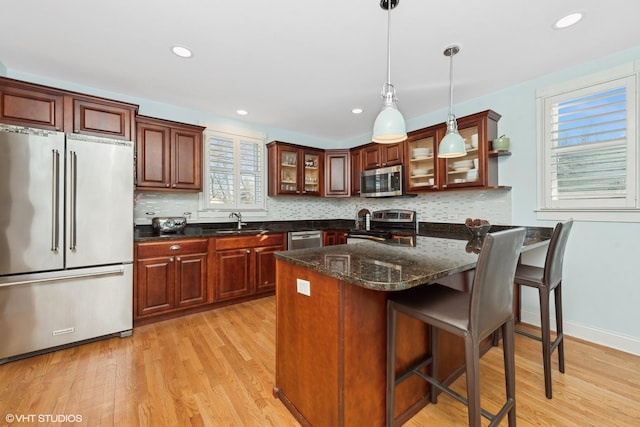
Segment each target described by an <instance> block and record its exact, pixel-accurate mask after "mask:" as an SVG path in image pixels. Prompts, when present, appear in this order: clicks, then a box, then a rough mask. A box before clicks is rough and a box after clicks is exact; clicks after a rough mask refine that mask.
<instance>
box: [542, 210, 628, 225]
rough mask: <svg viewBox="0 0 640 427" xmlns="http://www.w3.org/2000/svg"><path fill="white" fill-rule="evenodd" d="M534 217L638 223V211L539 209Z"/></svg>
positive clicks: (558, 219)
mask: <svg viewBox="0 0 640 427" xmlns="http://www.w3.org/2000/svg"><path fill="white" fill-rule="evenodd" d="M536 216H537V218H538V219H539V220H549V221H566V220H568V219H574V220H576V221H592V222H640V209H607V210H598V209H579V210H577V209H539V210H537V211H536Z"/></svg>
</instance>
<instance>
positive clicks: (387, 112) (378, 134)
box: [372, 0, 407, 144]
mask: <svg viewBox="0 0 640 427" xmlns="http://www.w3.org/2000/svg"><path fill="white" fill-rule="evenodd" d="M398 3H399V0H381V1H380V7H381V8H383V9H387V24H388V25H387V27H388V28H387V30H388V36H387V82H386V83H385V84H384V86H383V87H382V99H383V101H382V111H380V113H379V114H378V116H377V117H376V121H375V122H374V124H373V138H372V140H373V142H377V143H380V144H393V143H396V142H402V141H404V140H405V139H407V128H406V124H405V121H404V117H403V116H402V113H401V112H400V111H399V110H398V99H397V98H396V90H395V88H394V87H393V85H392V84H391V9H393V8H394V7H396V6H397V5H398Z"/></svg>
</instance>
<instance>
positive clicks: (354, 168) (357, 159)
mask: <svg viewBox="0 0 640 427" xmlns="http://www.w3.org/2000/svg"><path fill="white" fill-rule="evenodd" d="M349 154H350V156H351V195H352V196H360V175H361V174H362V150H361V149H360V148H359V147H356V148H352V149H351V150H349Z"/></svg>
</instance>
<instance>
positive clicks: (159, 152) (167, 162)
mask: <svg viewBox="0 0 640 427" xmlns="http://www.w3.org/2000/svg"><path fill="white" fill-rule="evenodd" d="M136 126H137V140H136V188H137V189H139V190H169V191H200V190H201V189H202V132H203V131H204V129H205V128H204V127H202V126H196V125H189V124H185V123H177V122H172V121H169V120H162V119H156V118H153V117H145V116H137V118H136Z"/></svg>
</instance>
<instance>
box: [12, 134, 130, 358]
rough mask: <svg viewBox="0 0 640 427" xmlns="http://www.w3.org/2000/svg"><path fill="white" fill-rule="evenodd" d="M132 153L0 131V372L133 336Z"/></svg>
mask: <svg viewBox="0 0 640 427" xmlns="http://www.w3.org/2000/svg"><path fill="white" fill-rule="evenodd" d="M132 299H133V144H132V143H131V141H123V140H117V139H107V138H99V137H91V136H85V135H77V134H64V133H62V132H52V131H45V130H39V129H29V128H21V127H16V126H8V125H0V364H1V363H5V362H7V361H9V360H13V359H14V358H20V357H23V356H25V355H30V354H34V352H36V353H37V352H42V351H47V350H49V349H52V348H56V347H58V346H64V345H68V344H71V343H77V342H80V341H84V340H89V339H93V338H97V337H102V336H106V335H114V334H118V335H120V336H127V335H130V334H131V330H132V327H133V317H132V316H133V314H132Z"/></svg>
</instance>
